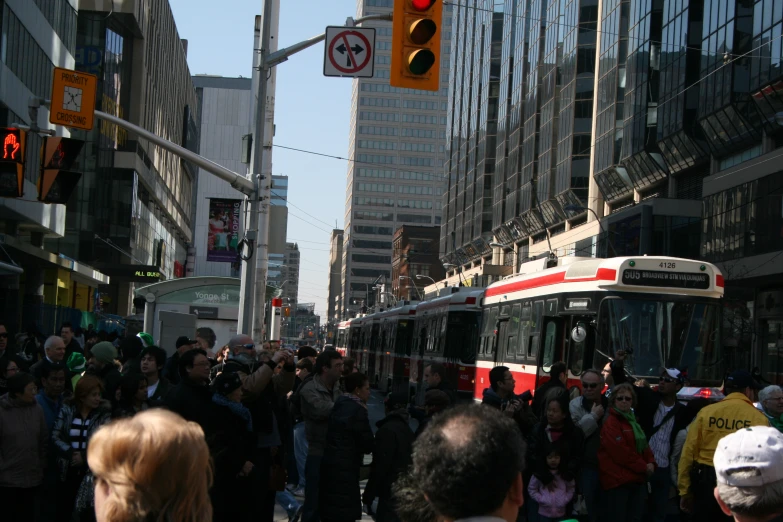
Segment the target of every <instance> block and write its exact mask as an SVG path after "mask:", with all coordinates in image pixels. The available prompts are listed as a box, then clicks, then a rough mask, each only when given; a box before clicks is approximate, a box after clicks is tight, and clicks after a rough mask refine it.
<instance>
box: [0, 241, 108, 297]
mask: <svg viewBox="0 0 783 522" xmlns="http://www.w3.org/2000/svg"><path fill="white" fill-rule="evenodd" d="M0 245H2V246H4V247H6V249H8V248H10V249H11V250H13V251H16V252H18V253H20V254H21V255H22V256H23V257H24V256H29V257H33V258H35V259H37V260H40V261H43V262H44V263H47V264H50V265H52V268H63V269H65V270H69V271H70V272H71V276H72V278H73V280H75V281H77V282H79V283H82V284H84V285H88V286H98V285H107V284H109V276H107V275H106V274H102V273H101V272H99V271H97V270H95V269H94V268H92V267H91V266H88V265H85V264H82V263H79V262H78V261H75V260H73V259H71V258H69V257H65V256H63V255H57V254H53V253H52V252H49V251H48V250H44V249H42V248H38V247H35V246H33V245H31V244H30V243H25V242H23V241H19V240H18V239H17V238H15V237H12V236H9V235H7V234H0ZM9 254H11V252H9ZM21 261H22V266H24V259H22V260H21ZM2 264H7V263H0V265H2ZM11 266H12V267H13V265H11ZM13 268H17V269H19V271H18V272H14V274H16V275H18V274H21V273H23V272H24V270H23V268H21V267H20V266H16V267H13ZM0 270H2V266H0ZM0 273H2V272H0Z"/></svg>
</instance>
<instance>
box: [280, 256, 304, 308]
mask: <svg viewBox="0 0 783 522" xmlns="http://www.w3.org/2000/svg"><path fill="white" fill-rule="evenodd" d="M283 259H284V263H283V270H282V271H281V273H282V275H281V277H282V278H283V281H282V282H281V283H285V284H284V285H283V292H282V294H281V296H282V298H283V301H284V302H286V303H294V304H295V303H296V302H297V301H298V296H299V265H300V264H301V257H300V252H299V245H298V244H296V243H286V244H285V254H284V258H283Z"/></svg>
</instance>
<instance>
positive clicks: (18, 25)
mask: <svg viewBox="0 0 783 522" xmlns="http://www.w3.org/2000/svg"><path fill="white" fill-rule="evenodd" d="M77 8H78V2H77V1H75V0H71V1H69V0H35V1H30V0H7V1H4V2H2V4H0V16H1V17H2V29H1V30H2V44H1V45H2V49H0V51H1V54H0V79H1V80H2V81H0V127H9V126H11V125H13V124H22V125H28V126H29V125H30V123H31V120H30V115H29V112H28V104H29V102H30V100H31V99H32V98H33V97H40V98H46V99H50V98H51V88H52V77H53V69H54V67H63V68H67V69H75V68H76V65H77V61H78V60H77V57H78V56H79V55H80V53H81V51H80V49H81V44H80V42H79V41H78V38H77V25H78V11H77ZM48 121H49V112H48V110H47V109H46V108H45V107H42V108H41V110H40V112H39V114H38V121H37V122H36V123H37V124H38V125H39V126H40V127H41V128H47V129H53V130H54V131H55V133H56V135H57V136H63V137H71V136H74V137H79V136H78V133H72V132H71V131H70V130H69V129H67V128H64V127H57V128H54V127H53V126H52V125H50V124H49V123H48ZM41 145H42V139H41V138H40V136H39V135H38V134H36V133H33V132H30V133H28V134H27V143H26V158H25V159H26V165H25V169H24V180H23V183H24V187H23V192H24V195H23V196H22V197H21V198H0V227H1V230H2V231H1V232H0V314H2V321H3V323H4V326H5V327H6V329H7V330H8V331H9V332H10V333H11V334H12V335H13V334H15V333H18V332H20V331H22V330H23V329H26V328H27V327H28V326H30V325H35V326H36V328H37V329H38V330H39V331H40V332H41V333H43V334H47V335H48V334H52V333H55V332H59V331H60V324H61V323H62V322H65V321H68V322H71V323H73V324H74V326H80V325H85V326H86V325H87V324H95V325H96V326H98V325H99V324H100V325H101V326H103V327H105V325H104V324H102V323H100V321H99V318H97V317H95V315H94V313H93V312H95V311H96V303H100V301H99V300H98V299H96V292H97V290H98V288H99V287H101V286H102V285H105V284H107V283H109V282H110V278H109V276H108V275H107V274H106V273H104V272H101V271H100V270H99V269H97V265H98V260H97V259H95V258H92V257H84V256H83V257H78V256H76V255H74V252H71V251H66V250H65V249H60V248H58V247H57V245H56V244H53V242H55V243H56V242H57V241H59V240H62V239H63V238H65V237H68V236H70V235H71V233H72V230H73V227H72V220H73V214H72V212H71V207H70V205H69V206H67V207H66V205H59V204H43V203H39V202H38V201H37V189H36V183H37V181H38V177H39V161H40V160H39V157H40V156H39V153H40V148H41ZM87 168H88V165H87V159H85V153H82V155H81V156H80V158H79V159H78V160H77V162H76V165H75V166H74V168H73V170H76V171H84V170H87ZM12 178H13V182H12V183H13V185H16V175H15V173H14V174H13V175H12ZM85 182H86V181H85V179H84V176H83V178H82V180H81V181H80V184H82V185H84V184H85ZM91 241H92V240H91Z"/></svg>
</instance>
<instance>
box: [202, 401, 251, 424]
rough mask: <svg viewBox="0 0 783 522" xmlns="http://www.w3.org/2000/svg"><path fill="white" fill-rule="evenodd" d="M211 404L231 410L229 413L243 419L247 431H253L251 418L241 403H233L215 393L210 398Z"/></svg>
mask: <svg viewBox="0 0 783 522" xmlns="http://www.w3.org/2000/svg"><path fill="white" fill-rule="evenodd" d="M212 402H214V403H215V404H217V405H218V406H225V407H226V408H228V409H229V410H231V413H233V414H234V415H236V416H237V417H240V418H242V419H244V420H245V422H247V431H253V417H252V416H251V415H250V410H248V409H247V408H246V407H245V406H244V405H243V404H242V403H241V402H234V401H232V400H229V399H228V398H227V397H226V396H225V395H221V394H219V393H216V394H214V395H213V396H212Z"/></svg>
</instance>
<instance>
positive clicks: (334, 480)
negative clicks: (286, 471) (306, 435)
mask: <svg viewBox="0 0 783 522" xmlns="http://www.w3.org/2000/svg"><path fill="white" fill-rule="evenodd" d="M325 442H326V445H325V450H324V458H323V461H322V465H321V478H320V484H319V488H320V491H319V495H320V499H319V503H318V508H319V509H318V510H319V514H320V516H321V518H322V519H324V520H359V519H360V518H362V502H361V495H360V491H359V471H360V468H361V466H362V461H363V460H364V455H365V454H367V453H370V452H371V451H372V450H373V434H372V429H370V420H369V418H368V416H367V406H365V405H364V404H363V403H360V402H359V400H358V399H356V398H355V397H353V396H350V395H342V396H340V397H338V398H337V400H336V401H335V403H334V408H333V409H332V413H331V415H330V416H329V421H328V427H327V435H326V441H325ZM311 448H312V446H311Z"/></svg>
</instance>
